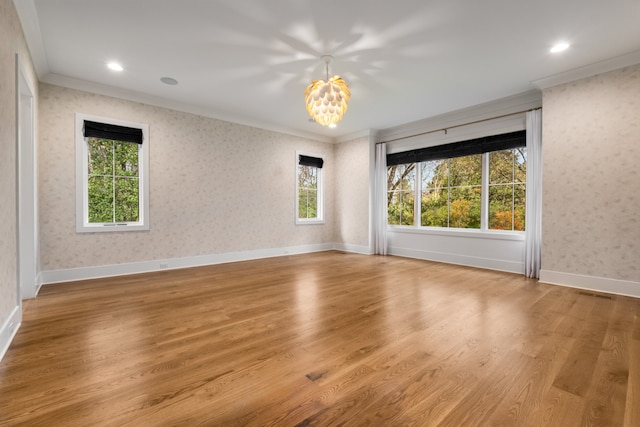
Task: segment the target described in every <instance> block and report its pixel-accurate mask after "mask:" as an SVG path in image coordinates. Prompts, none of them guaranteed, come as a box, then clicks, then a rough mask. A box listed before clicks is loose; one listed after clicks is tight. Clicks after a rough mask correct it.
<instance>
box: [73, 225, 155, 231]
mask: <svg viewBox="0 0 640 427" xmlns="http://www.w3.org/2000/svg"><path fill="white" fill-rule="evenodd" d="M118 231H149V225H145V224H140V223H130V224H115V225H104V224H96V225H88V224H84V225H78V226H77V227H76V232H77V233H105V232H118Z"/></svg>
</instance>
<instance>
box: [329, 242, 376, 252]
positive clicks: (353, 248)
mask: <svg viewBox="0 0 640 427" xmlns="http://www.w3.org/2000/svg"><path fill="white" fill-rule="evenodd" d="M333 249H335V250H337V251H343V252H352V253H355V254H362V255H373V250H372V249H371V248H370V247H369V246H361V245H352V244H350V243H335V244H334V245H333Z"/></svg>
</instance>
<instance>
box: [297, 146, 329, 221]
mask: <svg viewBox="0 0 640 427" xmlns="http://www.w3.org/2000/svg"><path fill="white" fill-rule="evenodd" d="M296 157H297V159H298V165H297V172H296V201H297V202H296V224H314V223H315V224H318V223H322V222H323V220H324V217H323V203H322V201H323V200H322V199H323V197H322V166H323V165H324V159H323V158H322V157H315V156H308V155H304V154H297V156H296Z"/></svg>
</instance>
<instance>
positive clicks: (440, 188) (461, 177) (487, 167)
mask: <svg viewBox="0 0 640 427" xmlns="http://www.w3.org/2000/svg"><path fill="white" fill-rule="evenodd" d="M525 136H526V135H525V131H519V132H512V133H509V134H504V135H495V136H491V137H486V138H479V139H476V140H470V141H463V142H459V143H453V144H445V145H441V146H436V147H429V148H424V149H418V150H413V151H409V152H402V153H394V154H390V155H388V156H387V164H388V165H389V166H388V169H387V211H388V223H389V224H391V225H418V226H421V227H445V228H464V229H478V230H511V231H524V225H525V205H526V198H525V195H526V148H525V146H524V145H525ZM411 160H413V162H408V161H411ZM405 162H406V163H405ZM416 182H417V183H419V185H417V186H416V185H415V183H416Z"/></svg>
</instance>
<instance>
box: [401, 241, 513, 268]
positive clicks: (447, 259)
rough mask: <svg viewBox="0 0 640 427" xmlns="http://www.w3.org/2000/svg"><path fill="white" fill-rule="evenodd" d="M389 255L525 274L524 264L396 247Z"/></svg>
mask: <svg viewBox="0 0 640 427" xmlns="http://www.w3.org/2000/svg"><path fill="white" fill-rule="evenodd" d="M389 255H396V256H402V257H406V258H416V259H422V260H425V261H436V262H444V263H447V264H456V265H463V266H466V267H477V268H485V269H489V270H497V271H506V272H508V273H517V274H524V265H523V264H522V262H514V261H505V260H500V259H491V258H481V257H474V256H468V255H458V254H452V253H446V252H435V251H423V250H418V249H406V248H396V247H390V248H389Z"/></svg>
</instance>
